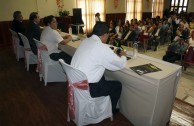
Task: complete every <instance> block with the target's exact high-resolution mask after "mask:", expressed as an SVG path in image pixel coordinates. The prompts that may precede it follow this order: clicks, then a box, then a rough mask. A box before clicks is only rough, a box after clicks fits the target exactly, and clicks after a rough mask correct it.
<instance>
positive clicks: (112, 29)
mask: <svg viewBox="0 0 194 126" xmlns="http://www.w3.org/2000/svg"><path fill="white" fill-rule="evenodd" d="M116 37H117V33H116V30H115V27H114V24H113V22H110V23H109V37H108V40H107V44H111V45H112V43H113V41H114V39H115V38H116Z"/></svg>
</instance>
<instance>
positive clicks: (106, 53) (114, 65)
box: [99, 45, 127, 71]
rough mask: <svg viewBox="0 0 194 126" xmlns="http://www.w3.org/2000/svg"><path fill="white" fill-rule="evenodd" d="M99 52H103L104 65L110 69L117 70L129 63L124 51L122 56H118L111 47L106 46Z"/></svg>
mask: <svg viewBox="0 0 194 126" xmlns="http://www.w3.org/2000/svg"><path fill="white" fill-rule="evenodd" d="M104 46H106V45H104ZM99 53H101V55H100V56H101V58H102V60H101V62H102V65H103V66H104V67H105V68H106V69H108V70H111V71H116V70H120V69H123V68H124V67H125V65H126V63H127V58H126V57H125V56H123V55H124V54H123V53H122V54H123V55H122V56H117V54H115V53H114V51H112V50H111V49H110V48H109V47H104V49H103V50H101V51H100V52H99ZM99 58H100V57H99Z"/></svg>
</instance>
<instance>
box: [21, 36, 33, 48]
mask: <svg viewBox="0 0 194 126" xmlns="http://www.w3.org/2000/svg"><path fill="white" fill-rule="evenodd" d="M18 35H19V36H20V38H21V39H22V41H23V43H24V48H25V49H31V48H30V43H29V41H28V38H27V37H26V36H25V35H23V34H22V33H18Z"/></svg>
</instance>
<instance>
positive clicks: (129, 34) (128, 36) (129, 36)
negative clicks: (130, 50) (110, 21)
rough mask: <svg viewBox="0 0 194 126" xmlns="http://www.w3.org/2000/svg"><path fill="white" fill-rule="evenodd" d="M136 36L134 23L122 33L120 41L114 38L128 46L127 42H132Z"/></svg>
mask: <svg viewBox="0 0 194 126" xmlns="http://www.w3.org/2000/svg"><path fill="white" fill-rule="evenodd" d="M135 38H136V31H135V28H134V25H131V26H130V29H129V30H127V31H125V33H124V34H123V35H122V39H121V40H120V41H118V40H116V41H117V42H119V43H121V44H122V45H125V46H128V43H130V42H131V43H132V42H133V41H134V40H135Z"/></svg>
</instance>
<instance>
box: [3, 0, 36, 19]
mask: <svg viewBox="0 0 194 126" xmlns="http://www.w3.org/2000/svg"><path fill="white" fill-rule="evenodd" d="M21 3H22V4H21ZM24 5H25V6H26V5H29V6H27V7H25V6H24ZM15 10H20V11H21V12H22V14H23V17H24V19H27V18H28V17H29V12H31V11H37V8H36V1H35V0H17V1H16V0H1V4H0V21H8V20H12V19H13V16H12V15H13V12H14V11H15Z"/></svg>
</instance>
